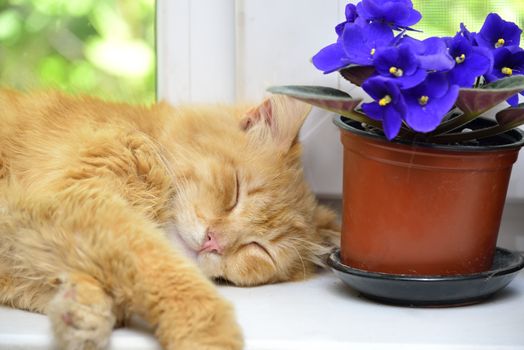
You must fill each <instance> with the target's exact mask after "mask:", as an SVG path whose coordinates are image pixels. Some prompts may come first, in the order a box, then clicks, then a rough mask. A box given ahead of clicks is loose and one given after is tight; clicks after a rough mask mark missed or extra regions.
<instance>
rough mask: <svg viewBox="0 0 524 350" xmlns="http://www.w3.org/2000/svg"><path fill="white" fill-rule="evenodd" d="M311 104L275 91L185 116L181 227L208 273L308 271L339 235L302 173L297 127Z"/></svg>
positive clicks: (245, 279)
mask: <svg viewBox="0 0 524 350" xmlns="http://www.w3.org/2000/svg"><path fill="white" fill-rule="evenodd" d="M308 112H309V107H308V106H307V105H306V104H303V103H301V102H298V101H295V100H292V99H290V98H286V97H272V98H271V99H268V100H266V101H265V102H264V103H262V104H261V105H260V106H258V107H257V108H254V109H251V110H249V111H245V110H244V111H240V110H239V109H238V108H236V109H235V108H226V107H223V108H214V109H213V108H207V109H206V108H202V109H197V110H193V111H191V112H190V113H187V112H185V113H182V114H184V116H180V125H179V127H178V128H177V130H178V131H175V136H173V137H174V138H176V139H177V140H178V145H179V146H176V145H175V146H173V147H174V148H177V147H178V148H177V149H176V150H175V149H174V150H173V151H172V152H173V154H174V157H175V159H176V161H175V162H174V171H175V173H176V174H177V177H176V178H177V181H176V182H177V183H176V196H175V201H174V213H175V222H174V225H175V228H176V230H175V231H176V234H177V235H178V236H179V237H178V238H179V240H181V241H182V244H183V245H185V246H186V248H188V249H189V250H191V251H193V252H194V254H195V255H196V259H197V263H198V265H199V266H200V268H201V269H202V270H203V271H204V273H205V274H207V275H208V276H210V277H214V278H222V279H226V280H228V281H231V282H233V283H234V284H236V285H256V284H262V283H271V282H278V281H286V280H297V279H302V278H305V277H307V276H309V275H311V273H312V272H313V271H314V270H315V269H316V268H317V266H318V265H322V258H321V257H322V256H323V255H325V254H326V253H327V252H329V251H330V250H331V248H333V247H334V246H335V244H336V243H337V242H338V240H339V228H338V223H337V219H336V215H335V214H334V213H333V212H332V211H331V210H329V209H327V208H325V207H323V206H320V205H318V203H317V201H316V199H315V197H314V195H313V194H312V193H311V191H310V189H309V187H308V185H307V184H306V183H305V181H304V177H303V170H302V164H301V147H300V144H299V143H298V132H299V130H300V127H301V126H302V124H303V122H304V119H305V117H306V116H307V114H308ZM188 115H189V116H188ZM182 124H183V125H182ZM182 145H183V146H182Z"/></svg>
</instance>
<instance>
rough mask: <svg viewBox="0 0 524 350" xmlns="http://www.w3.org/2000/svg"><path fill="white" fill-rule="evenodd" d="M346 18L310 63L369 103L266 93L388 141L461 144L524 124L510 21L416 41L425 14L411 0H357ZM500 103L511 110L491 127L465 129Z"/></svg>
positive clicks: (318, 93) (494, 19) (523, 60)
mask: <svg viewBox="0 0 524 350" xmlns="http://www.w3.org/2000/svg"><path fill="white" fill-rule="evenodd" d="M345 15H346V20H345V21H344V22H343V23H340V24H338V25H337V26H336V27H335V31H336V33H337V36H338V39H337V41H336V42H335V43H333V44H331V45H328V46H326V47H325V48H323V49H321V50H320V51H319V52H318V53H317V54H316V55H315V56H314V57H313V59H312V61H313V64H314V65H315V67H316V68H318V69H319V70H321V71H323V72H324V73H326V74H327V73H332V72H335V71H338V72H339V73H340V74H342V76H343V77H345V78H346V79H347V80H349V81H351V82H352V83H354V84H356V85H359V86H361V87H362V88H363V90H364V91H365V92H366V93H367V94H368V95H369V96H370V97H371V98H372V99H373V101H372V102H368V103H362V104H361V105H360V102H362V101H361V100H355V99H352V98H351V97H350V96H349V95H348V94H347V93H345V92H343V91H340V90H336V89H332V88H327V87H318V86H281V87H273V88H270V91H271V92H274V93H280V94H286V95H290V96H292V97H295V98H298V99H300V100H303V101H306V102H308V103H310V104H313V105H316V106H319V107H322V108H325V109H328V110H331V111H334V112H336V113H338V114H341V115H343V116H346V117H348V118H350V119H353V120H356V121H358V122H361V123H362V124H363V125H365V126H366V128H368V129H370V130H374V131H377V130H378V131H379V132H383V134H384V135H385V136H386V137H387V139H389V140H392V139H394V138H395V137H398V138H400V139H410V138H411V139H413V138H415V137H416V138H417V139H418V140H420V139H421V137H422V139H423V140H424V141H427V142H435V143H456V142H464V141H468V140H477V139H481V138H484V137H488V136H494V135H496V134H500V133H503V132H505V131H507V130H510V129H512V128H515V127H517V126H518V125H520V124H522V123H524V104H520V105H519V104H518V94H519V93H521V92H523V91H524V75H523V74H524V50H523V49H521V48H520V47H519V45H520V37H521V33H522V30H521V29H520V28H519V27H518V26H517V25H516V24H515V23H511V22H507V21H504V20H503V19H502V18H501V17H500V16H499V15H498V14H496V13H491V14H489V15H488V16H487V18H486V20H485V22H484V25H483V26H482V28H481V29H480V30H479V31H478V32H477V33H474V32H470V31H469V30H468V29H467V28H466V26H465V25H464V24H460V30H459V31H458V32H457V33H456V35H455V36H452V37H430V38H427V39H425V40H417V39H415V38H413V37H411V36H410V35H409V34H410V33H411V32H412V31H415V29H413V28H411V26H413V25H414V24H416V23H417V22H419V21H420V19H421V18H422V15H421V14H420V13H419V12H418V11H417V10H415V9H414V8H413V4H412V2H411V0H382V1H381V0H362V1H361V2H359V3H358V4H357V5H354V4H351V3H350V4H348V5H347V6H346V11H345ZM505 100H506V101H507V103H509V104H510V105H511V106H510V107H509V108H506V109H504V110H502V111H499V112H498V113H497V114H496V121H497V123H494V124H495V125H493V126H490V127H488V128H484V129H477V130H470V129H469V128H467V126H468V125H467V124H468V123H469V122H471V121H472V120H473V119H475V118H477V117H479V116H482V115H484V114H486V112H487V111H488V110H490V109H492V108H493V107H494V106H496V105H498V104H500V103H501V102H504V101H505ZM359 105H360V107H359V108H358V109H356V108H357V106H359ZM421 135H422V136H421Z"/></svg>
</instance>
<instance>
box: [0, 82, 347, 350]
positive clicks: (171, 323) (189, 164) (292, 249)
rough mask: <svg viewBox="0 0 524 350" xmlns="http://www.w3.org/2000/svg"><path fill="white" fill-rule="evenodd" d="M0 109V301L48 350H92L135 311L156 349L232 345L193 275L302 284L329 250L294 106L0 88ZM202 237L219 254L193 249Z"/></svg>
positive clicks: (327, 227) (230, 319)
mask: <svg viewBox="0 0 524 350" xmlns="http://www.w3.org/2000/svg"><path fill="white" fill-rule="evenodd" d="M0 105H1V106H2V108H1V109H0V303H3V304H7V305H11V306H14V307H18V308H22V309H27V310H33V311H39V312H45V313H47V314H48V315H49V317H50V318H51V321H52V324H53V328H54V330H55V334H56V338H57V346H58V347H60V348H63V349H88V348H94V349H102V348H104V347H105V346H106V345H107V340H108V337H109V334H110V331H111V329H112V328H113V326H114V324H115V322H120V321H123V320H125V319H126V318H127V317H128V316H129V315H130V314H133V313H137V314H139V315H141V316H142V317H144V318H145V319H146V320H148V321H149V322H150V323H151V324H153V325H154V326H155V327H156V334H157V336H158V339H159V341H160V342H161V344H162V345H163V347H164V348H166V349H172V348H176V349H177V350H184V349H203V350H204V349H217V350H218V349H240V348H242V337H241V332H240V329H239V327H238V325H236V323H235V320H234V313H233V310H232V308H231V306H230V305H229V304H228V303H227V302H226V301H224V300H223V299H222V298H221V297H220V296H219V295H218V293H217V292H216V290H215V288H214V286H213V284H212V283H211V282H210V281H209V280H208V279H207V278H205V277H204V275H203V274H202V272H203V273H204V274H205V275H207V276H209V277H215V278H223V279H227V280H229V281H231V282H232V283H235V284H237V285H246V286H248V285H256V284H261V283H271V282H278V281H286V280H296V279H302V278H305V277H308V276H309V275H310V274H311V273H312V272H313V271H314V270H315V266H316V265H318V264H321V261H320V257H321V256H322V255H323V254H325V253H326V252H327V251H329V249H330V248H331V247H332V246H333V242H335V241H337V235H338V227H337V224H336V220H335V215H334V214H333V213H332V212H331V211H330V210H328V209H326V208H323V207H321V206H319V205H318V204H317V202H316V200H315V198H314V196H313V195H312V193H311V192H310V190H309V189H308V187H307V185H306V183H305V182H304V179H303V174H302V168H301V164H300V145H299V144H298V142H297V134H298V131H299V129H300V126H301V125H302V122H303V120H304V118H305V116H306V115H307V112H308V107H306V106H305V105H304V104H301V103H299V102H295V101H293V100H290V99H287V98H281V97H277V98H272V99H271V100H268V101H266V102H265V103H263V104H262V105H261V106H259V107H258V108H256V109H254V110H251V111H247V110H246V109H245V108H241V107H239V106H198V107H195V106H180V107H176V108H174V107H171V106H169V105H167V104H165V103H160V104H157V105H155V106H153V107H151V108H146V107H137V106H129V105H125V104H115V103H106V102H103V101H100V100H97V99H92V98H88V97H81V98H73V97H68V96H64V95H61V94H59V93H39V94H30V95H26V94H19V93H16V92H12V91H2V92H0ZM210 232H212V234H213V237H216V239H217V242H218V243H217V244H219V246H220V251H217V250H211V251H200V250H201V247H202V246H203V244H204V242H205V241H206V239H209V237H210V236H209V235H210ZM188 252H189V255H190V256H191V255H192V256H193V257H194V260H195V261H196V264H195V263H194V262H195V261H191V258H190V257H188V256H186V255H187V253H188ZM197 266H198V267H199V268H200V269H198V268H197Z"/></svg>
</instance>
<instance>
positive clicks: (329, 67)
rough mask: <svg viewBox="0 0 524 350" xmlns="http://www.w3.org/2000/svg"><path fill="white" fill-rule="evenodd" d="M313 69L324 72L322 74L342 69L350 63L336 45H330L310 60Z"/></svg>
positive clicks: (339, 46)
mask: <svg viewBox="0 0 524 350" xmlns="http://www.w3.org/2000/svg"><path fill="white" fill-rule="evenodd" d="M312 61H313V64H314V65H315V67H316V68H317V69H319V70H321V71H323V72H324V74H327V73H331V72H334V71H336V70H339V69H340V68H343V67H345V66H347V65H349V64H351V61H350V60H349V59H348V58H347V57H346V53H345V52H344V50H343V49H342V47H341V45H339V44H338V43H335V44H331V45H329V46H326V47H325V48H323V49H322V50H320V51H319V52H318V53H317V54H316V55H315V56H313V58H312Z"/></svg>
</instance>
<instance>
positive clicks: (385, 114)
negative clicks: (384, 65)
mask: <svg viewBox="0 0 524 350" xmlns="http://www.w3.org/2000/svg"><path fill="white" fill-rule="evenodd" d="M362 88H363V89H364V91H366V92H367V93H368V94H369V95H370V96H371V97H372V98H373V99H374V100H375V101H374V102H370V103H364V104H362V110H363V111H364V113H366V115H368V116H369V117H370V118H372V119H375V120H380V121H382V127H383V129H384V134H385V135H386V138H387V139H388V140H392V139H394V138H395V136H397V134H398V132H399V130H400V126H401V125H402V118H403V116H404V115H405V114H406V104H405V102H404V98H403V97H402V94H401V93H400V89H399V87H398V85H397V84H395V83H394V82H393V81H391V80H390V79H387V78H383V77H380V76H378V77H373V78H369V79H368V80H366V82H365V83H364V84H362Z"/></svg>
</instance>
